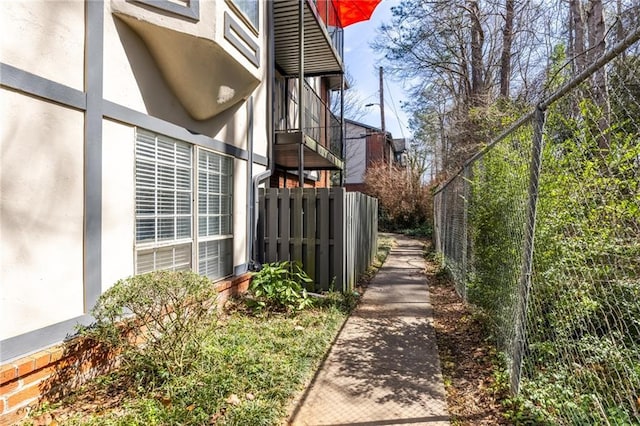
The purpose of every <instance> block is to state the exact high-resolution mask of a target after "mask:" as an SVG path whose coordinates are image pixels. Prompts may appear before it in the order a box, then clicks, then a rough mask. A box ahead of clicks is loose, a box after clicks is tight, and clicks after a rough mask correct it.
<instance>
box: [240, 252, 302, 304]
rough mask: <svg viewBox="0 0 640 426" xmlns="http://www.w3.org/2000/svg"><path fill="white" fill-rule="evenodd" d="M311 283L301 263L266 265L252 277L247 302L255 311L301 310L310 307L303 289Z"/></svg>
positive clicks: (284, 262)
mask: <svg viewBox="0 0 640 426" xmlns="http://www.w3.org/2000/svg"><path fill="white" fill-rule="evenodd" d="M312 281H313V280H312V279H311V278H309V276H308V275H307V273H306V272H305V271H304V270H303V269H302V264H301V263H300V262H289V261H282V262H275V263H266V264H264V265H262V269H261V270H260V271H259V272H256V273H255V274H254V275H253V278H252V280H251V284H250V285H249V293H250V295H251V296H252V298H250V299H248V300H249V303H250V305H251V306H252V307H253V308H255V309H257V310H263V309H275V310H284V311H293V310H301V309H304V308H306V307H309V306H311V305H313V300H312V299H310V298H309V297H308V295H307V290H306V288H305V286H306V285H308V284H309V283H311V282H312Z"/></svg>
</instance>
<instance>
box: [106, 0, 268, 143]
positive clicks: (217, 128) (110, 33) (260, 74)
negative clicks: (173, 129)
mask: <svg viewBox="0 0 640 426" xmlns="http://www.w3.org/2000/svg"><path fill="white" fill-rule="evenodd" d="M209 3H212V2H201V14H202V16H203V19H202V20H201V22H205V21H206V19H204V17H205V16H207V15H208V16H210V14H211V13H212V11H214V10H215V11H216V13H222V12H223V10H226V9H228V6H226V5H225V3H224V2H213V3H219V7H218V9H215V8H214V9H212V7H213V5H211V4H209ZM120 6H126V10H134V9H132V8H137V9H140V7H139V6H135V4H126V3H122V2H120V3H118V7H120ZM223 6H224V7H223ZM112 7H113V6H112V5H110V4H107V6H106V7H105V28H104V38H105V44H104V58H105V61H104V67H105V68H104V98H105V99H107V100H109V101H111V102H114V103H116V104H118V105H123V106H125V107H127V108H131V109H133V110H136V111H139V112H142V113H144V114H148V115H151V116H153V117H157V118H160V119H162V120H166V121H169V122H171V123H174V124H176V125H178V126H181V127H184V128H187V129H189V130H191V131H194V132H197V133H200V134H203V135H206V136H208V137H212V138H215V139H217V140H220V141H223V142H225V143H228V144H231V145H234V146H237V147H240V148H243V149H246V148H247V111H246V100H242V101H240V102H239V103H237V104H235V105H234V106H232V107H231V108H229V109H228V110H225V111H223V112H221V113H220V114H218V115H216V116H215V117H213V118H210V119H207V120H202V121H199V120H195V119H193V118H192V117H191V116H190V115H189V114H188V113H187V111H186V110H185V109H184V107H183V106H182V104H181V103H180V100H179V99H178V98H177V97H176V95H175V94H174V93H173V92H172V90H171V89H170V88H169V85H168V84H167V82H166V81H165V80H164V78H163V76H162V73H161V71H160V68H159V67H158V64H157V63H156V61H155V60H154V58H153V57H152V55H151V53H150V52H149V50H148V48H147V46H146V45H145V43H144V42H143V41H142V39H141V38H140V37H139V36H138V35H137V34H136V33H135V32H134V31H133V30H132V29H131V28H130V27H129V26H128V25H127V24H125V23H124V22H123V21H122V20H120V19H119V18H117V17H115V15H113V9H112ZM137 9H135V10H137ZM230 12H231V11H230ZM146 13H153V12H149V11H148V10H147V11H146ZM261 16H262V25H261V28H262V32H261V33H260V36H259V37H258V38H257V40H258V41H259V45H260V46H261V48H260V63H261V66H260V68H259V69H257V70H255V67H253V65H251V64H245V65H247V69H251V68H253V69H254V71H252V72H254V73H256V76H257V78H259V80H260V81H261V83H260V84H259V85H258V87H257V88H256V89H255V90H254V91H253V92H252V96H253V97H254V115H253V124H254V151H255V152H257V153H259V154H260V155H262V156H266V155H267V126H266V125H267V116H266V108H267V90H266V63H267V56H266V50H267V49H266V48H265V47H264V40H265V39H266V32H265V30H264V28H266V18H265V16H264V13H262V14H261ZM218 20H219V19H218ZM167 22H169V23H171V24H173V21H172V20H168V21H167ZM222 27H223V25H221V24H220V23H219V25H217V26H216V28H217V29H216V30H215V37H216V40H217V41H218V42H219V43H220V45H221V46H223V47H224V48H225V49H226V50H227V51H228V52H230V53H232V54H233V55H234V56H236V57H237V58H238V60H242V61H246V59H242V58H243V57H242V55H241V54H240V53H239V52H238V51H237V50H236V48H235V47H233V46H231V45H230V44H229V43H228V42H226V41H225V40H224V37H223V35H222V33H221V31H222ZM177 28H181V27H180V26H178V27H177ZM212 30H213V27H212V28H211V29H210V30H209V31H212ZM207 36H211V37H213V36H214V35H213V34H207ZM193 66H194V67H197V66H198V64H197V63H194V64H193ZM209 72H210V71H209ZM184 79H185V81H186V82H189V81H190V76H189V75H184ZM192 84H197V82H196V81H193V82H192ZM203 95H206V94H203ZM210 96H214V94H211V95H210Z"/></svg>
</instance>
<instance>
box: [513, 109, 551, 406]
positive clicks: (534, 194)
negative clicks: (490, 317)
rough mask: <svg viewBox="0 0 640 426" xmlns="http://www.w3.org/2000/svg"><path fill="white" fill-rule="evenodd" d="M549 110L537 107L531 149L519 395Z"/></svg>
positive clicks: (517, 341)
mask: <svg viewBox="0 0 640 426" xmlns="http://www.w3.org/2000/svg"><path fill="white" fill-rule="evenodd" d="M544 121H545V111H544V110H543V109H541V108H537V109H536V111H535V116H534V120H533V126H534V127H533V144H532V145H533V146H532V149H531V163H530V172H529V191H528V205H527V222H526V228H525V230H524V243H523V247H522V268H521V270H520V279H519V282H518V293H517V299H516V306H515V318H514V319H515V321H514V324H515V338H514V342H513V343H514V349H513V358H512V364H511V392H512V393H513V394H514V395H517V394H518V392H519V391H520V377H521V374H522V360H523V356H524V347H525V343H526V339H527V333H526V323H527V309H528V307H527V305H528V303H529V292H530V290H531V272H532V267H533V250H534V236H535V229H536V207H537V204H538V188H539V182H540V168H541V165H542V148H543V132H544Z"/></svg>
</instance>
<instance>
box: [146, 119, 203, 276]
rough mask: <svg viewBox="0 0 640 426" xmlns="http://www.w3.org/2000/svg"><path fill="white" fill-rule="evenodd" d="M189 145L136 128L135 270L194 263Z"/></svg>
mask: <svg viewBox="0 0 640 426" xmlns="http://www.w3.org/2000/svg"><path fill="white" fill-rule="evenodd" d="M191 151H192V150H191V147H190V145H188V144H185V143H181V142H178V141H176V140H173V139H170V138H167V137H164V136H159V135H155V134H153V133H151V132H147V131H144V130H140V129H138V130H137V132H136V182H135V183H136V248H137V251H136V271H137V272H138V273H141V272H147V271H149V270H156V269H185V268H189V267H191V260H190V259H191V245H190V244H186V245H185V244H184V243H185V242H190V241H192V232H191V228H192V207H191V206H192V173H193V172H192V153H191Z"/></svg>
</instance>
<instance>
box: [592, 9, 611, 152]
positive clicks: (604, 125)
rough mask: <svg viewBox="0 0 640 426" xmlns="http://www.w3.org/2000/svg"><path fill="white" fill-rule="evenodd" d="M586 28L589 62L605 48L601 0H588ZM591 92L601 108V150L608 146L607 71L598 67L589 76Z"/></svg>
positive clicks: (594, 101)
mask: <svg viewBox="0 0 640 426" xmlns="http://www.w3.org/2000/svg"><path fill="white" fill-rule="evenodd" d="M587 29H588V39H589V55H588V59H589V62H593V61H595V60H596V59H597V58H599V57H600V56H602V55H603V54H604V52H605V49H606V43H605V32H606V28H605V25H604V13H603V6H602V0H590V1H589V7H588V9H587ZM591 92H592V95H591V96H592V99H593V103H594V104H595V106H596V107H597V108H601V115H600V117H598V119H597V124H598V136H597V138H598V147H599V148H600V149H601V150H607V149H608V148H609V138H608V137H607V135H606V130H607V129H608V128H609V123H610V117H609V116H610V114H611V107H610V105H609V93H608V88H607V71H606V68H605V67H600V68H599V69H598V71H596V72H595V73H594V74H593V76H592V77H591Z"/></svg>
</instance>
